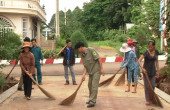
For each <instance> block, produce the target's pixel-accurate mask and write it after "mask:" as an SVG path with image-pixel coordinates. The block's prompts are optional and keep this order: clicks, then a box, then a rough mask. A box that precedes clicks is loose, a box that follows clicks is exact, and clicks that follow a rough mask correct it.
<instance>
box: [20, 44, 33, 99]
mask: <svg viewBox="0 0 170 110" xmlns="http://www.w3.org/2000/svg"><path fill="white" fill-rule="evenodd" d="M22 48H23V49H24V52H23V53H21V54H20V66H21V70H22V76H23V82H24V95H25V98H26V99H27V100H31V98H30V97H31V90H32V79H31V78H30V77H32V75H33V74H34V73H35V58H34V55H33V54H32V53H31V52H30V50H31V46H30V42H24V43H23V47H22Z"/></svg>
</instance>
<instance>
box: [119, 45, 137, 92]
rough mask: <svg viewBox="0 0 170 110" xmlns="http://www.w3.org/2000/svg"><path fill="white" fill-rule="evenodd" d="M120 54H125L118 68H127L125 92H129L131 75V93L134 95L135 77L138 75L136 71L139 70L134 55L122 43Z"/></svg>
mask: <svg viewBox="0 0 170 110" xmlns="http://www.w3.org/2000/svg"><path fill="white" fill-rule="evenodd" d="M120 52H123V53H125V58H124V60H123V62H122V64H121V66H120V69H121V68H125V67H127V68H128V84H127V86H128V88H127V90H126V91H125V92H130V84H131V79H132V74H134V75H133V78H134V90H133V91H132V93H136V88H137V82H138V80H137V75H138V69H139V64H138V62H137V61H136V55H135V53H134V52H133V51H132V50H131V48H130V47H128V44H127V43H123V44H122V47H121V48H120Z"/></svg>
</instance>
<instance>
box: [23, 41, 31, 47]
mask: <svg viewBox="0 0 170 110" xmlns="http://www.w3.org/2000/svg"><path fill="white" fill-rule="evenodd" d="M25 47H29V48H31V44H30V42H24V43H23V46H22V48H25Z"/></svg>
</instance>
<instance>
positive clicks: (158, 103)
mask: <svg viewBox="0 0 170 110" xmlns="http://www.w3.org/2000/svg"><path fill="white" fill-rule="evenodd" d="M144 75H145V76H146V79H147V82H148V85H149V99H150V101H151V102H152V103H153V104H155V105H156V106H159V107H161V108H163V105H162V103H161V101H160V100H159V98H158V96H157V95H156V93H155V92H154V90H153V88H152V85H151V82H150V80H149V77H148V75H147V74H144Z"/></svg>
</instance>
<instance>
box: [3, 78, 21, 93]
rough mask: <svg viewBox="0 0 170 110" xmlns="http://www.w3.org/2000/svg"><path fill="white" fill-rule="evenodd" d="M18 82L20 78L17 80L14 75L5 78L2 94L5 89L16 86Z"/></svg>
mask: <svg viewBox="0 0 170 110" xmlns="http://www.w3.org/2000/svg"><path fill="white" fill-rule="evenodd" d="M17 83H18V80H16V79H15V78H13V77H10V78H8V79H7V80H5V83H4V85H3V86H2V87H0V94H1V93H3V92H4V91H6V90H8V89H9V88H11V87H12V86H14V85H15V84H17Z"/></svg>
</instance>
